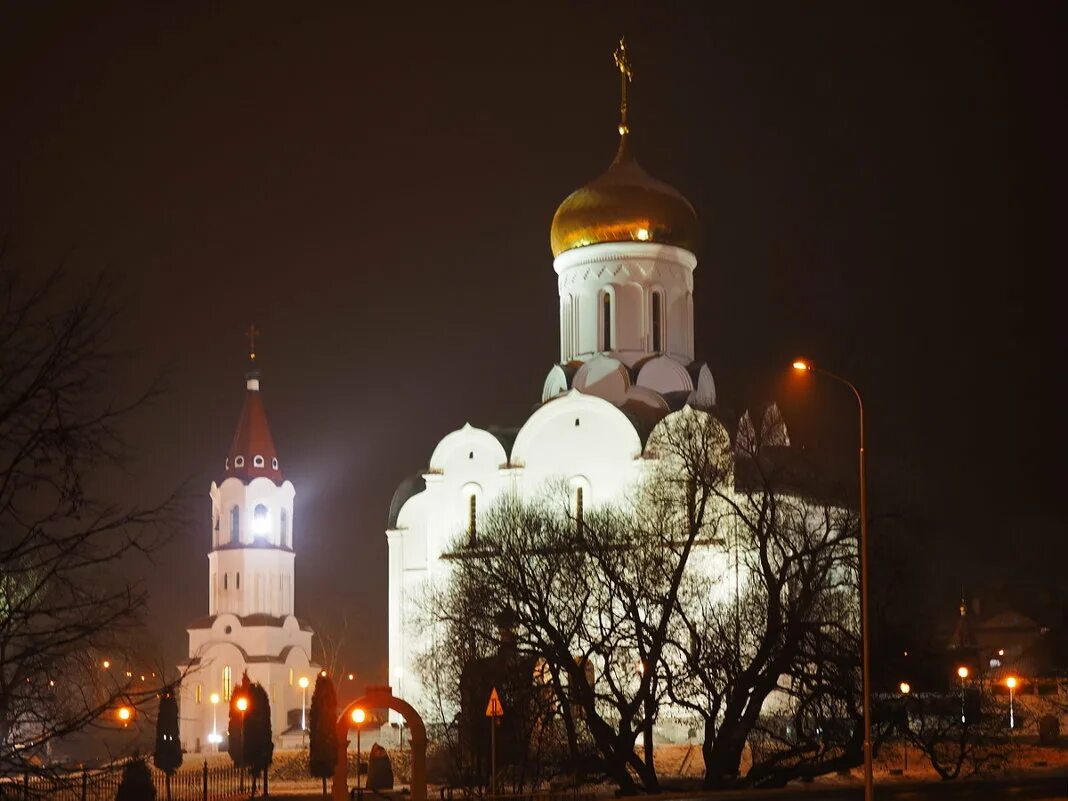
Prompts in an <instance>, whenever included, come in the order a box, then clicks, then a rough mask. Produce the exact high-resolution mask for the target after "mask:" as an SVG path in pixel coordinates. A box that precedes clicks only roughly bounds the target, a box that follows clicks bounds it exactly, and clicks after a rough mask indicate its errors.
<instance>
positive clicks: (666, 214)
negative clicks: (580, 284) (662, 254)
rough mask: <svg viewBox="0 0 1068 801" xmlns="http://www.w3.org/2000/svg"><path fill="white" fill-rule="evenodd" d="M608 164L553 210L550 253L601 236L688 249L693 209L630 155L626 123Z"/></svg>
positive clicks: (606, 239) (694, 228) (592, 241)
mask: <svg viewBox="0 0 1068 801" xmlns="http://www.w3.org/2000/svg"><path fill="white" fill-rule="evenodd" d="M621 130H623V131H624V133H623V135H622V138H621V139H620V142H619V152H617V153H616V157H615V160H614V161H613V162H612V164H611V166H609V168H608V169H607V170H605V171H604V172H603V173H602V174H601V175H600V176H599V177H597V178H595V179H594V180H593V181H591V182H590V183H588V184H586V186H584V187H582V188H581V189H576V190H575V191H574V192H572V193H571V194H570V195H568V196H567V198H566V199H565V200H564V202H563V203H561V204H560V208H558V209H557V210H556V214H555V215H554V216H553V224H552V228H551V230H550V234H549V241H550V244H551V245H552V249H553V257H554V258H555V257H556V256H559V255H560V254H561V253H563V252H564V251H566V250H574V249H575V248H582V247H586V246H587V245H597V244H600V243H602V242H658V243H661V244H665V245H675V246H677V247H680V248H685V249H686V250H689V251H692V250H693V249H694V247H695V245H696V244H697V214H696V213H695V212H694V210H693V206H691V205H690V202H689V201H688V200H686V198H684V197H683V196H682V195H681V194H680V193H679V192H678V191H677V190H676V189H675V188H674V187H671V186H669V185H668V184H665V183H664V182H663V181H658V180H656V179H655V178H653V177H652V176H650V175H649V174H648V173H647V172H646V171H645V170H643V169H642V168H641V166H640V165H639V164H638V162H637V161H636V160H635V158H634V154H633V153H632V148H631V145H630V141H629V140H630V135H629V133H626V129H625V127H621Z"/></svg>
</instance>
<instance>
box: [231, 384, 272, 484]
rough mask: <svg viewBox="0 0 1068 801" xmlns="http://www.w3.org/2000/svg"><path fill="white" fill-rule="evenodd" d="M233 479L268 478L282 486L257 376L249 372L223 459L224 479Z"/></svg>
mask: <svg viewBox="0 0 1068 801" xmlns="http://www.w3.org/2000/svg"><path fill="white" fill-rule="evenodd" d="M230 476H235V477H236V478H239V479H241V480H242V481H246V482H247V481H251V480H252V479H254V478H260V477H261V476H262V477H263V478H269V479H271V480H272V481H274V482H275V483H276V484H281V483H282V471H281V469H280V467H279V464H278V451H276V450H275V448H274V438H273V437H272V436H271V427H270V426H269V425H268V424H267V410H266V409H265V408H264V406H263V397H262V396H261V395H260V379H259V373H258V372H253V373H249V374H248V376H247V381H246V392H245V405H244V406H243V407H241V417H239V418H238V420H237V431H236V432H235V433H234V441H233V444H231V445H230V453H229V455H228V456H227V457H226V475H225V477H226V478H229V477H230Z"/></svg>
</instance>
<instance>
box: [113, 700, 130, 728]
mask: <svg viewBox="0 0 1068 801" xmlns="http://www.w3.org/2000/svg"><path fill="white" fill-rule="evenodd" d="M115 717H117V718H118V719H119V720H120V721H122V727H123V728H124V729H125V728H126V727H127V726H129V725H130V721H131V720H133V710H132V709H131V708H130V707H128V706H120V707H119V708H118V709H117V710H115Z"/></svg>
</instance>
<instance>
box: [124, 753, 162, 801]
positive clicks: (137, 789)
mask: <svg viewBox="0 0 1068 801" xmlns="http://www.w3.org/2000/svg"><path fill="white" fill-rule="evenodd" d="M115 801H156V786H155V785H154V784H153V783H152V774H151V773H149V770H148V765H146V764H145V761H144V760H143V759H141V758H140V757H138V758H136V759H131V760H130V761H129V762H127V763H126V764H125V765H123V767H122V781H121V782H120V783H119V789H118V791H117V792H116V793H115Z"/></svg>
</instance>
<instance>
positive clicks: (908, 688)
mask: <svg viewBox="0 0 1068 801" xmlns="http://www.w3.org/2000/svg"><path fill="white" fill-rule="evenodd" d="M897 688H898V689H899V690H901V694H902V695H908V694H909V693H910V692H912V686H911V685H910V684H909V683H908V682H907V681H903V682H901V684H899V685H898V686H897Z"/></svg>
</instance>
